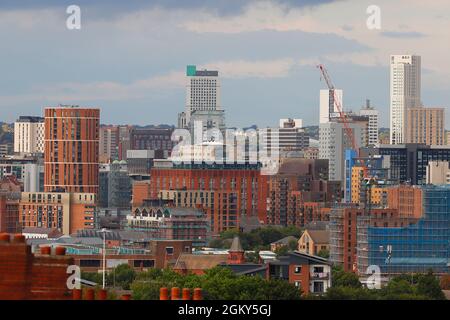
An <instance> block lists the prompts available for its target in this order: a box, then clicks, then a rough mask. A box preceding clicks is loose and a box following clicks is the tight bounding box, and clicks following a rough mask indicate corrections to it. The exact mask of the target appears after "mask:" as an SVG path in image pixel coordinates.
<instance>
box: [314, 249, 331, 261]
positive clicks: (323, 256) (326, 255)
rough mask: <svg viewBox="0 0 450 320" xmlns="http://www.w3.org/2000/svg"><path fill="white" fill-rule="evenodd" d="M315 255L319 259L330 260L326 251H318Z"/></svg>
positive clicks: (328, 252)
mask: <svg viewBox="0 0 450 320" xmlns="http://www.w3.org/2000/svg"><path fill="white" fill-rule="evenodd" d="M317 255H318V256H319V257H322V258H325V259H328V258H330V251H328V250H320V251H319V252H318V253H317Z"/></svg>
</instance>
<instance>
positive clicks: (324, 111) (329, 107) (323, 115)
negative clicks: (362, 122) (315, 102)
mask: <svg viewBox="0 0 450 320" xmlns="http://www.w3.org/2000/svg"><path fill="white" fill-rule="evenodd" d="M335 98H336V99H337V100H338V101H337V102H339V103H340V105H341V107H342V106H343V105H344V103H343V100H342V99H343V92H342V90H338V89H333V90H320V107H319V109H320V118H319V124H320V123H328V122H330V119H331V118H336V117H337V116H338V115H339V110H338V108H337V107H336V103H335V100H336V99H335Z"/></svg>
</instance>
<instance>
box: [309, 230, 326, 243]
mask: <svg viewBox="0 0 450 320" xmlns="http://www.w3.org/2000/svg"><path fill="white" fill-rule="evenodd" d="M306 231H307V232H308V234H309V236H310V237H311V239H312V240H313V241H314V242H315V243H329V242H330V231H329V230H306Z"/></svg>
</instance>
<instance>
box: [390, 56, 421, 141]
mask: <svg viewBox="0 0 450 320" xmlns="http://www.w3.org/2000/svg"><path fill="white" fill-rule="evenodd" d="M390 65H391V76H390V77H391V85H390V88H391V90H390V91H391V92H390V95H391V110H390V128H391V130H390V138H391V139H390V140H391V144H402V143H405V142H406V128H407V109H408V108H414V107H419V106H420V105H421V100H420V90H421V84H420V82H421V59H420V56H416V55H391V61H390Z"/></svg>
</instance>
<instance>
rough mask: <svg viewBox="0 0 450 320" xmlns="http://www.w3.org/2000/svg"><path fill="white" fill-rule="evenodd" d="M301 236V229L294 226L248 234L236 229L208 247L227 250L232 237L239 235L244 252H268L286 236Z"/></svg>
mask: <svg viewBox="0 0 450 320" xmlns="http://www.w3.org/2000/svg"><path fill="white" fill-rule="evenodd" d="M301 234H302V229H300V228H297V227H295V226H289V227H275V226H265V227H261V228H257V229H254V230H252V231H250V232H239V231H238V230H237V229H231V230H227V231H224V232H222V233H221V234H220V237H219V238H218V239H214V240H212V241H211V242H210V243H209V246H210V247H213V248H221V249H228V248H229V247H230V245H231V241H232V239H233V238H234V236H235V235H239V238H240V239H241V243H242V246H243V248H244V250H268V249H269V246H270V244H271V243H272V242H275V241H277V240H280V239H282V238H284V237H287V236H294V237H296V238H300V236H301ZM296 248H297V243H295V247H292V249H291V250H295V249H296Z"/></svg>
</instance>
